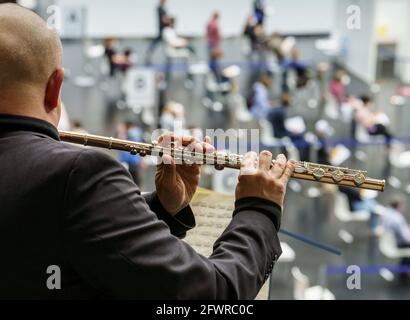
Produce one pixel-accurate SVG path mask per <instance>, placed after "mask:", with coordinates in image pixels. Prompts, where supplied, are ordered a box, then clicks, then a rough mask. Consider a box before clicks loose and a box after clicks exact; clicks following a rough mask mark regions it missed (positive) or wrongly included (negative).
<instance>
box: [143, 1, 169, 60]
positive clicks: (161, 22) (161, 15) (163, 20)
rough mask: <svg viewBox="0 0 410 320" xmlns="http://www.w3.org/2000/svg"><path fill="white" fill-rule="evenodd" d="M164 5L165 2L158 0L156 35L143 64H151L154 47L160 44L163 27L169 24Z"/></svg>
mask: <svg viewBox="0 0 410 320" xmlns="http://www.w3.org/2000/svg"><path fill="white" fill-rule="evenodd" d="M166 3H167V1H166V0H160V1H159V4H158V7H157V19H158V22H157V23H158V35H157V37H156V38H154V40H152V42H151V43H150V45H149V47H148V51H147V53H146V57H145V63H146V64H148V65H149V64H151V59H152V55H153V54H154V51H155V49H156V47H157V46H158V45H159V44H160V43H161V42H162V36H163V31H164V29H165V27H166V26H167V25H168V24H169V23H170V17H169V15H168V13H167V9H166Z"/></svg>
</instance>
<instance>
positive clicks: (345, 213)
mask: <svg viewBox="0 0 410 320" xmlns="http://www.w3.org/2000/svg"><path fill="white" fill-rule="evenodd" d="M334 211H335V216H336V218H337V219H338V220H339V221H341V222H350V221H368V220H369V219H370V212H368V211H354V212H352V211H351V210H350V207H349V200H348V199H347V196H346V195H345V194H343V193H341V192H337V193H336V194H335V208H334Z"/></svg>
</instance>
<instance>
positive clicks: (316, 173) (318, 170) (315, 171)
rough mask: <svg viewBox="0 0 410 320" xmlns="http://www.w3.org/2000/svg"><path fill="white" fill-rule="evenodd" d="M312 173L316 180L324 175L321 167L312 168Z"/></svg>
mask: <svg viewBox="0 0 410 320" xmlns="http://www.w3.org/2000/svg"><path fill="white" fill-rule="evenodd" d="M312 174H313V176H314V177H315V179H316V180H320V179H322V178H323V177H324V176H325V174H326V171H325V170H324V169H322V168H316V169H313V171H312Z"/></svg>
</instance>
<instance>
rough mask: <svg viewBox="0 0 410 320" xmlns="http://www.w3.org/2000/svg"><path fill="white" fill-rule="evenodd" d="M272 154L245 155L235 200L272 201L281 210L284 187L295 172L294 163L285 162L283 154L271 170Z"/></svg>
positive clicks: (251, 153)
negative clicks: (254, 198)
mask: <svg viewBox="0 0 410 320" xmlns="http://www.w3.org/2000/svg"><path fill="white" fill-rule="evenodd" d="M271 163H272V154H271V153H270V152H268V151H263V152H261V154H260V156H259V161H258V156H257V154H256V153H255V152H250V153H247V154H246V155H245V157H244V159H243V163H242V168H241V173H240V176H239V183H238V186H237V187H236V200H239V199H242V198H248V197H256V198H262V199H266V200H269V201H272V202H274V203H276V204H278V205H279V206H280V207H281V208H283V203H284V199H285V194H286V186H287V183H288V181H289V178H290V177H291V175H292V173H293V172H294V170H295V161H293V160H291V161H287V160H286V157H285V156H284V155H283V154H280V155H279V156H278V157H277V158H276V162H275V164H274V165H273V167H272V168H271V167H270V166H271Z"/></svg>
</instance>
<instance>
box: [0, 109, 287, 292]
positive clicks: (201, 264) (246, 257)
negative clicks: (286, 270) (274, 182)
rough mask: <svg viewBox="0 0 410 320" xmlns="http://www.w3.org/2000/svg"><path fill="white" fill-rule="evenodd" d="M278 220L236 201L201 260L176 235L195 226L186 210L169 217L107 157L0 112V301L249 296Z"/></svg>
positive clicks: (260, 205) (275, 210) (267, 265)
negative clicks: (54, 271) (55, 278)
mask: <svg viewBox="0 0 410 320" xmlns="http://www.w3.org/2000/svg"><path fill="white" fill-rule="evenodd" d="M280 216H281V211H280V208H279V207H278V206H277V205H275V204H274V203H272V202H269V201H264V200H261V199H256V198H249V199H242V200H241V201H239V202H237V203H236V209H235V212H234V214H233V219H232V222H231V223H230V225H229V226H228V227H227V229H226V230H225V232H224V233H223V235H222V236H221V237H220V238H219V239H218V241H217V242H216V243H215V246H214V251H213V254H212V256H211V257H210V258H205V257H203V256H201V255H199V254H197V253H196V252H195V251H194V250H193V249H192V248H191V247H190V246H189V245H188V244H186V243H185V242H183V241H181V240H180V239H178V238H180V237H183V236H184V235H185V233H186V231H187V230H189V229H190V228H192V227H194V225H195V220H194V217H193V215H192V212H191V209H190V208H189V207H188V208H186V209H184V210H183V211H182V212H181V213H179V214H178V215H177V216H176V217H175V218H173V217H171V216H170V215H168V213H167V212H166V211H165V210H164V208H163V207H162V205H161V203H160V202H159V200H158V198H157V196H156V194H155V193H152V194H149V195H147V196H145V197H144V196H142V195H141V192H140V190H139V189H138V187H137V186H136V185H135V184H134V183H133V182H132V180H131V178H130V175H129V174H128V173H127V171H126V170H125V169H124V168H123V166H122V165H121V164H119V163H118V162H117V161H115V160H114V159H113V158H112V157H110V156H109V155H107V154H105V153H102V152H99V151H96V150H93V149H85V148H79V147H76V146H72V145H67V144H64V143H62V142H61V141H60V140H59V137H58V132H57V130H56V129H55V128H54V127H53V126H51V125H50V124H48V123H47V122H44V121H41V120H36V119H33V118H25V117H17V116H11V115H5V114H3V115H1V114H0V252H1V262H0V298H7V299H9V298H28V299H32V298H35V299H43V298H44V299H49V298H52V299H54V298H55V299H62V298H76V299H83V298H85V299H89V298H137V299H150V298H151V299H157V298H165V299H252V298H254V297H255V296H256V294H257V292H258V290H259V289H260V288H261V286H262V284H263V283H264V281H265V280H266V278H267V275H268V274H269V273H270V271H271V270H272V268H273V262H274V261H276V259H277V258H278V256H279V255H280V253H281V250H280V244H279V241H278V238H277V230H278V228H279V224H280ZM49 266H58V267H59V268H60V270H61V289H59V290H58V289H54V290H50V289H49V288H48V287H47V279H48V278H49V277H50V275H51V274H47V269H48V267H49Z"/></svg>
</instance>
